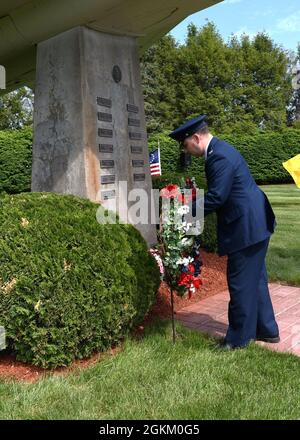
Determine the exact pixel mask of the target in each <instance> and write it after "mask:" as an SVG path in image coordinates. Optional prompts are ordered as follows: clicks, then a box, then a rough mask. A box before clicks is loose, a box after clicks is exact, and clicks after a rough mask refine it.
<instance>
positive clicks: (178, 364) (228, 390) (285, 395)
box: [0, 321, 300, 420]
mask: <svg viewBox="0 0 300 440" xmlns="http://www.w3.org/2000/svg"><path fill="white" fill-rule="evenodd" d="M176 327H177V330H178V339H177V342H176V344H175V346H173V343H172V332H171V323H170V321H167V322H166V321H157V322H155V323H153V324H152V325H151V326H148V327H147V328H146V334H145V337H144V338H143V339H140V340H136V339H134V338H133V337H130V338H128V339H127V340H126V342H125V344H124V349H123V350H122V351H121V352H120V353H119V354H118V355H116V356H114V357H107V358H105V359H104V360H101V361H99V362H98V363H97V364H95V365H94V366H91V367H90V368H88V369H86V370H82V371H81V372H80V373H77V374H76V373H72V374H71V375H69V376H68V377H62V376H57V377H49V378H46V379H42V380H40V381H39V382H38V383H36V384H24V383H23V384H20V383H17V382H7V381H3V380H2V381H0V419H127V420H128V419H172V420H174V419H186V420H189V419H199V420H201V419H299V418H300V397H299V396H300V375H299V368H300V359H299V358H297V357H295V356H292V355H288V354H280V353H275V352H271V351H268V350H267V349H264V348H262V347H259V346H257V345H255V344H253V345H251V346H250V347H248V348H247V349H244V350H236V351H233V352H229V353H228V352H225V353H224V352H223V353H222V352H218V351H217V350H216V349H215V342H214V341H213V339H209V338H207V337H205V336H202V335H201V334H199V333H197V332H196V331H193V330H189V329H187V328H184V327H183V326H182V324H181V323H179V322H177V323H176Z"/></svg>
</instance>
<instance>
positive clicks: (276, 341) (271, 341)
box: [256, 335, 280, 344]
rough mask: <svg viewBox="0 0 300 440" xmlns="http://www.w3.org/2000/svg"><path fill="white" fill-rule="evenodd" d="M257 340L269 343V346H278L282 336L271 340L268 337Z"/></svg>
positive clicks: (257, 337) (257, 338) (260, 337)
mask: <svg viewBox="0 0 300 440" xmlns="http://www.w3.org/2000/svg"><path fill="white" fill-rule="evenodd" d="M256 340H257V341H263V342H268V343H269V344H277V343H278V342H280V336H279V335H278V336H274V337H271V338H268V337H264V336H259V335H258V336H256Z"/></svg>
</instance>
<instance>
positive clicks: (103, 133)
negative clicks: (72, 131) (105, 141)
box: [98, 128, 113, 138]
mask: <svg viewBox="0 0 300 440" xmlns="http://www.w3.org/2000/svg"><path fill="white" fill-rule="evenodd" d="M98 136H100V137H107V138H112V137H113V131H112V130H109V129H107V128H98Z"/></svg>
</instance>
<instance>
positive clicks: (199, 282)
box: [193, 277, 202, 289]
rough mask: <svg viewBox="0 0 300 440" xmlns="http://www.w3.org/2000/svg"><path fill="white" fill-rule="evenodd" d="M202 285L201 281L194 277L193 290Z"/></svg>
mask: <svg viewBox="0 0 300 440" xmlns="http://www.w3.org/2000/svg"><path fill="white" fill-rule="evenodd" d="M201 284H202V281H201V279H200V278H196V277H194V279H193V285H194V287H195V289H199V287H200V285H201Z"/></svg>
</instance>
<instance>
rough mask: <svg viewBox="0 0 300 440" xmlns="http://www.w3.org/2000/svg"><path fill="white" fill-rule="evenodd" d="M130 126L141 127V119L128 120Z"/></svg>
mask: <svg viewBox="0 0 300 440" xmlns="http://www.w3.org/2000/svg"><path fill="white" fill-rule="evenodd" d="M128 125H130V126H131V127H140V125H141V121H140V120H139V119H133V118H128Z"/></svg>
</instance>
